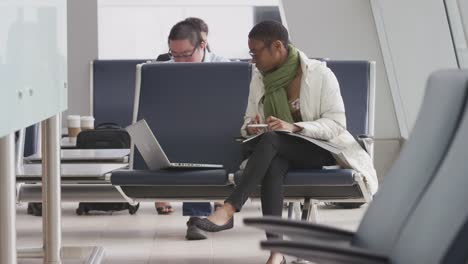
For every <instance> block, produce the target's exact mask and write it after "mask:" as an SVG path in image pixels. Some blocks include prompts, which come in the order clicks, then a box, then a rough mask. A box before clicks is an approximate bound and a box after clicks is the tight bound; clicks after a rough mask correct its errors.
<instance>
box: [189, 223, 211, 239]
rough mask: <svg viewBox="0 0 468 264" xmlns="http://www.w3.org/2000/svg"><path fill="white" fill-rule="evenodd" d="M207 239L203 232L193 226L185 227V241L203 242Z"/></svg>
mask: <svg viewBox="0 0 468 264" xmlns="http://www.w3.org/2000/svg"><path fill="white" fill-rule="evenodd" d="M206 238H207V234H206V232H205V231H203V230H201V229H200V228H198V227H196V226H195V225H189V226H188V227H187V233H186V234H185V239H187V240H203V239H206Z"/></svg>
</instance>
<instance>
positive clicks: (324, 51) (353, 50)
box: [281, 0, 400, 177]
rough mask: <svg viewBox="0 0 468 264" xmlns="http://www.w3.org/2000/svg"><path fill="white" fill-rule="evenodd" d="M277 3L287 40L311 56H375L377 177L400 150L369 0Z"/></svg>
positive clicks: (342, 57) (364, 58) (332, 57)
mask: <svg viewBox="0 0 468 264" xmlns="http://www.w3.org/2000/svg"><path fill="white" fill-rule="evenodd" d="M281 6H282V7H283V9H284V16H285V21H286V24H287V27H288V29H289V31H290V35H291V40H292V42H293V43H294V44H295V45H296V46H297V47H298V48H299V49H301V50H303V51H304V52H305V53H307V54H308V55H309V56H310V57H327V58H331V59H343V60H353V59H354V60H373V61H376V64H377V74H376V75H377V76H376V83H377V84H376V102H375V105H376V110H375V114H376V115H375V137H376V145H375V165H376V169H377V172H378V174H379V177H381V176H382V175H384V174H385V173H386V171H387V170H388V168H389V166H390V165H391V164H392V162H393V160H394V159H395V157H396V155H397V153H398V151H399V148H400V130H399V125H398V122H397V118H396V114H395V108H394V102H393V100H392V95H391V90H390V87H389V83H388V79H387V73H386V69H385V65H384V61H383V56H382V53H381V49H380V42H379V38H378V35H377V30H376V28H375V23H374V18H373V14H372V9H371V6H370V3H369V0H353V1H350V0H347V1H343V0H308V1H282V4H281ZM283 21H284V20H283Z"/></svg>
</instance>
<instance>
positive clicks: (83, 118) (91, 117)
mask: <svg viewBox="0 0 468 264" xmlns="http://www.w3.org/2000/svg"><path fill="white" fill-rule="evenodd" d="M81 120H86V121H94V117H93V116H82V117H81Z"/></svg>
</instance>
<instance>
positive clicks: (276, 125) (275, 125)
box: [266, 116, 302, 133]
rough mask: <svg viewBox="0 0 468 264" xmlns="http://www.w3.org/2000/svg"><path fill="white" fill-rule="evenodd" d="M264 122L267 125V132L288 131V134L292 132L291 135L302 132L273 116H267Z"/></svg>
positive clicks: (295, 126) (297, 127) (298, 128)
mask: <svg viewBox="0 0 468 264" xmlns="http://www.w3.org/2000/svg"><path fill="white" fill-rule="evenodd" d="M266 122H267V124H268V129H269V130H272V131H275V130H286V131H289V132H293V133H296V132H299V131H301V130H302V128H301V127H299V126H297V125H295V124H291V123H288V122H286V121H283V120H281V119H279V118H276V117H274V116H269V117H268V118H267V119H266Z"/></svg>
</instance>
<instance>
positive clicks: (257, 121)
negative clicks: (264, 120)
mask: <svg viewBox="0 0 468 264" xmlns="http://www.w3.org/2000/svg"><path fill="white" fill-rule="evenodd" d="M260 122H261V120H260V115H259V114H257V115H256V116H255V117H254V118H253V119H252V120H251V121H250V123H249V124H260ZM264 130H265V128H261V127H248V126H247V127H246V131H247V134H249V135H257V134H260V133H262V132H263V131H264Z"/></svg>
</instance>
